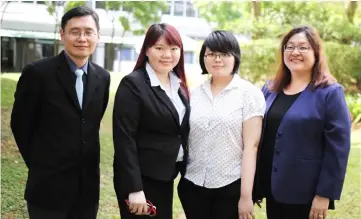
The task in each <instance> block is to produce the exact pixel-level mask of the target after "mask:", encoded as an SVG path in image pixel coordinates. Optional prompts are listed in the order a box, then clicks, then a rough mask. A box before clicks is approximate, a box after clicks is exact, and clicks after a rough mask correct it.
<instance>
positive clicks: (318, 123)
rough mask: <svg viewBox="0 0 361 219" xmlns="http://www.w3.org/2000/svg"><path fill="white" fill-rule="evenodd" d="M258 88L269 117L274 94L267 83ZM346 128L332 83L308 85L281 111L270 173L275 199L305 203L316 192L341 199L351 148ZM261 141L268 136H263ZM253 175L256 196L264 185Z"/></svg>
mask: <svg viewBox="0 0 361 219" xmlns="http://www.w3.org/2000/svg"><path fill="white" fill-rule="evenodd" d="M262 91H263V94H264V96H265V99H266V114H265V118H267V113H268V111H269V109H270V106H271V105H272V104H273V101H274V100H275V98H276V96H277V93H275V92H271V91H269V90H268V88H267V86H264V87H263V89H262ZM266 121H267V120H266V119H265V120H264V124H263V130H264V128H265V125H266ZM350 131H351V120H350V114H349V110H348V107H347V104H346V101H345V96H344V92H343V88H342V86H341V85H339V84H337V83H336V84H333V85H330V86H328V87H326V88H318V89H316V90H314V91H313V89H312V87H311V85H308V87H307V88H306V89H305V90H304V91H303V92H302V93H301V94H300V96H299V97H298V98H297V100H296V101H295V102H294V103H293V105H292V106H291V107H290V109H289V110H288V111H287V113H286V114H285V115H284V117H283V119H282V122H281V124H280V126H279V129H278V132H277V136H276V140H275V148H274V155H273V167H272V177H271V182H272V183H271V191H272V194H273V196H274V198H275V200H277V201H278V202H281V203H285V204H309V203H311V202H312V200H313V198H314V196H315V195H319V196H322V197H327V198H329V199H330V200H339V199H340V196H341V190H342V186H343V183H344V178H345V173H346V166H347V161H348V155H349V152H350V144H351V142H350ZM261 141H267V139H263V137H262V140H261ZM260 145H262V143H261V144H260ZM261 150H262V148H260V150H259V151H261ZM259 162H262V161H261V160H258V164H259ZM257 174H258V171H257ZM257 174H256V180H255V181H256V183H255V191H256V194H255V196H258V197H257V198H258V199H260V198H263V194H259V193H257V192H259V191H261V189H260V187H262V185H260V183H259V182H258V177H257Z"/></svg>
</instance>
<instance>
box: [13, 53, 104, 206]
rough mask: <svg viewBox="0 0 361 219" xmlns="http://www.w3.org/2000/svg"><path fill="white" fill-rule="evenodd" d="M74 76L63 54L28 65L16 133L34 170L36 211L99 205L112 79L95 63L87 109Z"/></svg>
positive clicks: (19, 91)
mask: <svg viewBox="0 0 361 219" xmlns="http://www.w3.org/2000/svg"><path fill="white" fill-rule="evenodd" d="M73 74H74V73H73V72H71V71H70V68H69V66H68V63H67V62H66V60H65V56H64V52H62V53H61V54H59V55H58V56H55V57H52V58H48V59H44V60H40V61H37V62H35V63H33V64H30V65H27V66H26V67H25V68H24V69H23V71H22V75H21V77H20V79H19V82H18V84H17V88H16V92H15V102H14V107H13V111H12V115H11V128H12V131H13V134H14V137H15V140H16V143H17V145H18V148H19V150H20V153H21V155H22V157H23V159H24V161H25V163H26V165H27V167H28V168H29V174H28V180H27V184H26V190H25V199H26V200H27V201H28V202H29V203H31V204H33V205H35V206H39V207H44V208H48V209H59V210H62V209H67V208H69V206H70V205H73V204H74V202H82V203H84V204H95V203H97V202H98V200H99V160H100V158H99V157H100V145H99V128H100V121H101V119H102V117H103V114H104V111H105V109H106V107H107V104H108V98H109V84H110V76H109V73H108V72H107V71H106V70H104V69H103V68H101V67H99V66H98V65H96V64H94V63H92V62H90V61H89V64H88V75H87V86H86V89H85V90H86V93H85V97H84V98H85V99H84V102H83V109H82V110H81V109H80V106H79V103H78V99H77V95H76V91H75V78H74V76H73Z"/></svg>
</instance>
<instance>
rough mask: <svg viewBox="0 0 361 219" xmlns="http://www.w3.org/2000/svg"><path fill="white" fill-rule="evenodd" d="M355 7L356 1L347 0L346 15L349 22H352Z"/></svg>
mask: <svg viewBox="0 0 361 219" xmlns="http://www.w3.org/2000/svg"><path fill="white" fill-rule="evenodd" d="M356 9H357V1H349V2H348V4H347V8H346V15H347V19H348V21H349V22H351V23H353V19H354V17H355V12H356Z"/></svg>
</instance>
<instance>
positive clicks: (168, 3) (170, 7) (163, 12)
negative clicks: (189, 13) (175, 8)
mask: <svg viewBox="0 0 361 219" xmlns="http://www.w3.org/2000/svg"><path fill="white" fill-rule="evenodd" d="M166 4H167V8H166V9H165V10H164V11H162V14H169V15H170V14H171V9H172V1H167V3H166Z"/></svg>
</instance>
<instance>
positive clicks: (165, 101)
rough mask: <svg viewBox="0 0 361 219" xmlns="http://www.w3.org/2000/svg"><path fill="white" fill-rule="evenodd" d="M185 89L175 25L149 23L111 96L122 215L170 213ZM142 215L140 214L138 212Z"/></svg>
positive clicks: (181, 160)
mask: <svg viewBox="0 0 361 219" xmlns="http://www.w3.org/2000/svg"><path fill="white" fill-rule="evenodd" d="M188 120H189V92H188V88H187V84H186V79H185V73H184V53H183V45H182V40H181V37H180V35H179V33H178V31H177V30H176V29H175V28H174V27H172V26H170V25H168V24H153V25H152V26H151V27H150V28H149V29H148V31H147V33H146V36H145V39H144V43H143V46H142V49H141V52H140V54H139V57H138V60H137V64H136V66H135V68H134V71H133V72H132V73H130V74H129V75H127V76H125V77H124V78H123V79H122V81H121V82H120V84H119V87H118V91H117V93H116V96H115V101H114V111H113V139H114V149H115V155H114V166H113V167H114V188H115V191H116V194H117V198H118V203H119V208H120V214H121V218H122V219H127V218H143V217H144V218H148V217H149V214H151V215H152V216H153V215H154V214H155V211H154V210H155V209H154V208H153V205H154V206H156V215H155V218H157V219H158V218H159V219H171V218H172V207H173V201H172V200H173V180H174V178H175V177H176V176H177V174H178V172H179V171H181V173H184V170H185V168H184V166H185V165H184V164H185V163H186V159H187V153H188V149H187V138H188V133H189V123H188ZM139 215H144V216H139Z"/></svg>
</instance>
